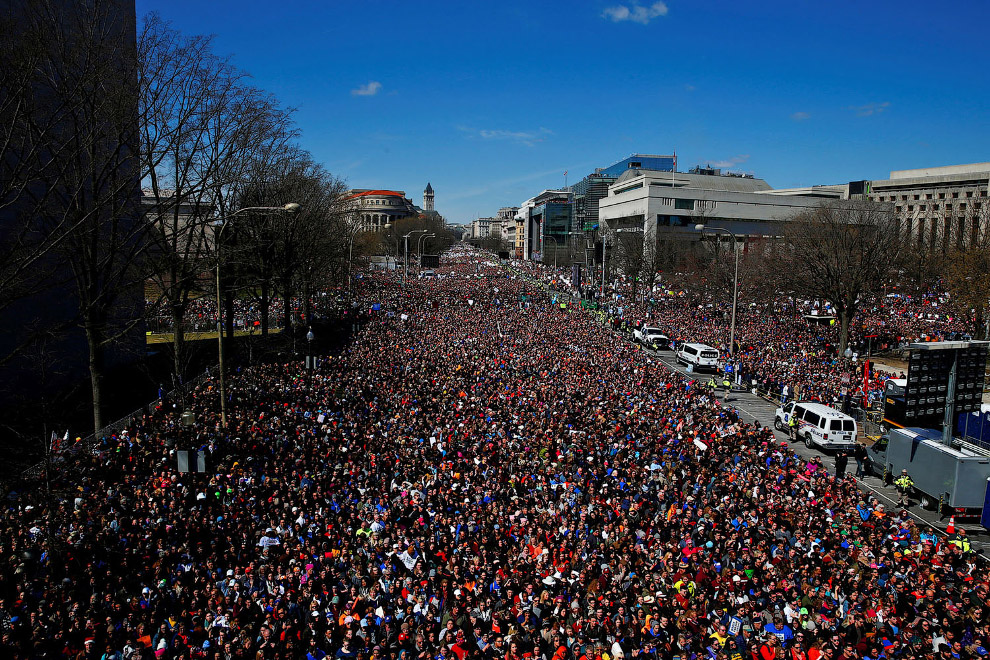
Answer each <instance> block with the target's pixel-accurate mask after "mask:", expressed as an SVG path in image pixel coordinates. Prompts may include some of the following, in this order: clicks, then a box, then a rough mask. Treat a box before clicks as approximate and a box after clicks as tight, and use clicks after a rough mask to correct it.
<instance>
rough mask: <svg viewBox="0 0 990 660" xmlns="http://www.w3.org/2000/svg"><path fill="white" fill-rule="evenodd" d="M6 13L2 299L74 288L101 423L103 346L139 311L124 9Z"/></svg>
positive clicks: (52, 7) (41, 2) (42, 5)
mask: <svg viewBox="0 0 990 660" xmlns="http://www.w3.org/2000/svg"><path fill="white" fill-rule="evenodd" d="M4 18H5V20H10V21H12V23H6V22H5V23H4V26H5V29H9V30H11V31H14V30H17V33H16V35H15V34H10V35H8V36H10V37H11V39H12V42H13V44H14V46H13V47H14V48H18V49H23V50H24V54H23V55H22V58H21V59H18V58H17V56H16V54H15V53H10V52H7V53H4V55H3V58H4V60H7V59H8V58H11V59H13V60H14V62H15V64H14V65H13V66H12V67H11V68H10V70H8V71H6V72H5V73H4V74H2V77H3V78H4V82H3V84H4V86H5V87H7V88H8V89H7V90H6V91H10V92H11V93H12V94H14V96H13V97H9V96H5V98H4V101H2V102H0V106H2V109H0V112H2V113H3V114H4V115H5V116H4V119H6V120H10V122H11V123H10V124H8V125H6V126H5V130H6V131H7V132H6V133H5V135H4V138H3V139H4V147H3V149H4V154H3V161H4V163H5V166H4V167H5V171H4V173H3V175H2V176H0V180H2V181H4V183H3V184H2V185H3V187H4V190H3V193H2V195H3V201H2V202H0V205H2V206H6V207H7V210H8V212H12V214H13V216H14V217H17V218H20V220H21V221H18V220H15V221H14V222H13V226H12V227H11V226H8V227H5V228H4V231H3V236H4V248H3V251H4V252H5V255H4V257H5V259H3V262H4V266H3V267H0V307H3V305H4V302H3V301H4V300H6V301H7V302H10V301H11V300H14V299H16V298H17V296H18V295H23V294H25V293H31V292H33V291H36V290H37V288H38V287H37V283H48V284H56V285H59V286H61V285H65V286H72V288H73V289H74V296H73V298H72V303H74V304H75V305H76V315H75V318H74V319H73V320H72V321H71V323H72V324H73V325H76V324H78V326H80V327H81V328H82V330H83V333H84V335H85V338H86V343H87V346H88V351H89V359H88V367H89V374H90V384H91V390H92V410H93V421H94V425H95V428H100V427H101V426H102V388H101V381H102V377H103V374H104V372H105V370H106V367H107V351H108V348H109V347H110V346H114V347H115V348H119V347H120V345H121V342H120V341H119V339H120V338H121V337H122V336H124V335H126V334H128V333H130V331H131V330H132V329H133V327H134V325H135V323H136V322H137V321H138V320H139V319H140V311H141V306H140V295H139V294H138V293H137V291H138V289H137V286H138V279H139V278H138V276H137V269H136V267H135V266H136V261H137V259H138V257H139V255H140V251H141V247H142V244H143V242H142V236H143V227H142V224H141V222H140V221H139V218H138V212H137V208H136V200H137V191H138V163H137V143H136V138H137V126H138V124H137V93H136V86H135V80H134V77H133V72H134V69H135V65H136V63H135V52H134V43H133V34H134V24H133V13H132V12H130V11H128V9H127V8H126V4H122V3H116V2H106V3H95V2H92V3H91V2H83V3H78V4H76V5H73V7H71V8H66V7H65V6H64V5H63V4H61V3H54V2H50V1H48V0H31V1H30V2H27V3H25V5H23V6H22V7H21V8H20V10H19V13H18V14H17V16H16V17H14V16H5V17H4ZM9 46H10V44H8V43H7V42H6V41H5V43H4V47H5V48H6V47H9ZM18 62H19V63H20V64H17V63H18ZM27 66H29V67H30V69H29V70H28V69H27V68H26V67H27ZM0 68H6V67H0ZM32 282H33V283H35V286H31V283H32ZM25 285H26V286H25ZM67 329H68V328H61V330H67ZM39 330H41V331H42V332H43V333H50V332H52V331H53V330H54V331H56V332H58V331H59V330H60V329H59V328H50V327H48V328H39ZM29 339H30V337H29ZM115 352H116V351H115ZM9 356H10V354H8V356H7V357H9Z"/></svg>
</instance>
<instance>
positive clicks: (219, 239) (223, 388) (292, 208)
mask: <svg viewBox="0 0 990 660" xmlns="http://www.w3.org/2000/svg"><path fill="white" fill-rule="evenodd" d="M301 210H302V206H301V205H299V204H296V203H295V202H289V203H288V204H285V205H283V206H246V207H244V208H242V209H237V210H236V211H234V212H233V213H231V214H230V215H228V216H226V217H224V218H221V219H220V220H218V221H216V222H215V223H214V226H219V227H220V228H219V229H218V230H217V232H216V238H215V239H214V242H215V243H216V247H215V249H216V252H217V360H218V361H219V363H220V365H219V367H220V424H221V426H223V427H225V428H226V426H227V380H226V376H225V375H224V370H223V296H222V295H221V290H220V264H221V263H222V259H220V246H221V245H222V244H223V230H224V229H226V228H227V225H228V224H230V220H231V219H232V218H233V217H234V216H236V215H239V214H241V213H257V212H260V211H276V212H277V211H281V212H282V213H299V211H301ZM285 304H286V305H288V304H289V301H288V300H286V301H285ZM190 414H192V413H190ZM183 419H185V413H183Z"/></svg>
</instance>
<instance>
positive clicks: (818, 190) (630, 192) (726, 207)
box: [599, 169, 847, 237]
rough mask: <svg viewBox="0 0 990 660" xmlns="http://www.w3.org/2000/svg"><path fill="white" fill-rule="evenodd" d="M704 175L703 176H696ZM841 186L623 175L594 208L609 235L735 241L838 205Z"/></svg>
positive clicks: (717, 176)
mask: <svg viewBox="0 0 990 660" xmlns="http://www.w3.org/2000/svg"><path fill="white" fill-rule="evenodd" d="M699 172H704V173H699ZM846 189H847V187H846V186H815V187H813V188H805V189H788V190H777V191H775V190H773V189H772V188H771V187H770V185H769V184H768V183H767V182H766V181H764V180H763V179H758V178H755V177H753V176H750V175H737V174H722V173H721V172H716V171H705V170H700V169H699V170H695V171H694V172H690V173H684V172H656V171H652V170H627V171H626V172H625V173H624V174H623V175H622V176H620V177H619V178H618V179H617V180H616V181H615V183H613V184H612V185H611V186H609V192H608V196H607V197H605V198H604V199H602V200H601V201H600V202H599V215H600V219H601V223H602V225H603V226H604V227H607V229H608V230H610V231H611V230H614V229H617V228H632V227H639V228H642V229H643V230H644V232H646V233H647V234H650V233H652V232H653V231H655V230H659V231H664V230H669V231H674V232H678V231H684V232H687V231H694V225H696V224H710V225H712V226H716V227H725V228H726V229H728V230H730V231H732V232H733V233H734V234H736V235H738V236H743V237H745V236H767V235H773V234H775V233H776V232H777V231H778V230H777V229H775V227H774V224H775V223H776V222H777V221H780V220H786V219H787V218H790V217H793V216H794V215H797V214H798V213H802V212H804V211H808V210H810V209H814V208H817V207H818V206H820V205H821V204H822V203H823V202H825V201H827V200H835V199H843V198H844V197H845V196H846V192H845V191H846Z"/></svg>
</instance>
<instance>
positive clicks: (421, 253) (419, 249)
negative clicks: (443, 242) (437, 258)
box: [416, 232, 436, 272]
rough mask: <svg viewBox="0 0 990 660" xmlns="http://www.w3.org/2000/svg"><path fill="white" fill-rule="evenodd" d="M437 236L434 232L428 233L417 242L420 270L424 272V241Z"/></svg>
mask: <svg viewBox="0 0 990 660" xmlns="http://www.w3.org/2000/svg"><path fill="white" fill-rule="evenodd" d="M435 236H436V234H434V233H433V232H428V233H426V234H423V235H422V236H420V237H419V241H417V242H416V254H418V255H419V270H420V272H422V270H423V239H424V238H434V237H435Z"/></svg>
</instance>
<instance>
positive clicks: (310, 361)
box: [306, 327, 316, 371]
mask: <svg viewBox="0 0 990 660" xmlns="http://www.w3.org/2000/svg"><path fill="white" fill-rule="evenodd" d="M315 338H316V335H314V334H313V328H312V327H310V329H309V331H308V332H307V333H306V365H307V366H308V367H309V370H310V371H313V370H314V369H315V368H316V358H314V357H313V340H314V339H315Z"/></svg>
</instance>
